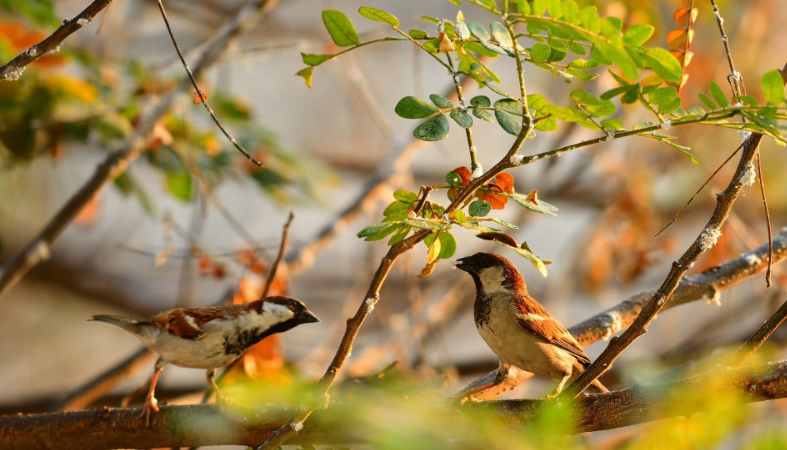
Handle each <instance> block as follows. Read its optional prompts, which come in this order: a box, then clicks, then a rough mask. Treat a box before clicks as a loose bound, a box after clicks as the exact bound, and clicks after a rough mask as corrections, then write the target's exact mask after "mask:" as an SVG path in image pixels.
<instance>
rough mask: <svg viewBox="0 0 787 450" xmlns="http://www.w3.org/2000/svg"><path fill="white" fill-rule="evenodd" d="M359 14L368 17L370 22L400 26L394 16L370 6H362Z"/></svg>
mask: <svg viewBox="0 0 787 450" xmlns="http://www.w3.org/2000/svg"><path fill="white" fill-rule="evenodd" d="M358 14H360V15H362V16H364V17H366V18H367V19H369V20H374V21H375V22H382V23H387V24H388V25H390V26H392V27H398V26H399V19H397V18H396V17H395V16H394V15H393V14H390V13H387V12H385V11H382V10H380V9H375V8H369V7H368V6H361V7H360V8H359V9H358Z"/></svg>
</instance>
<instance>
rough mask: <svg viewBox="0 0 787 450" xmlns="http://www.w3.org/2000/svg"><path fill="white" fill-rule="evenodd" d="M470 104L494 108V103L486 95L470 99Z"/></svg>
mask: <svg viewBox="0 0 787 450" xmlns="http://www.w3.org/2000/svg"><path fill="white" fill-rule="evenodd" d="M470 104H471V105H473V106H475V105H481V106H492V101H491V100H489V97H487V96H486V95H476V96H475V97H473V98H471V99H470Z"/></svg>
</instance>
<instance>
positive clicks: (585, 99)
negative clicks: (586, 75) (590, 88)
mask: <svg viewBox="0 0 787 450" xmlns="http://www.w3.org/2000/svg"><path fill="white" fill-rule="evenodd" d="M571 99H572V100H574V101H575V102H577V103H578V104H580V105H582V106H587V105H598V104H600V103H601V102H600V101H599V99H597V98H596V96H595V95H593V94H591V93H590V92H585V91H571Z"/></svg>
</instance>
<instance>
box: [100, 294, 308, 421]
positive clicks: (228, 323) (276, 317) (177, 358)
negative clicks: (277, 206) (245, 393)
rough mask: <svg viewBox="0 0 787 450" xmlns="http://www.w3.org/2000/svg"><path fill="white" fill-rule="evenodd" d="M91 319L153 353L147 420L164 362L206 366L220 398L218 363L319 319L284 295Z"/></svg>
mask: <svg viewBox="0 0 787 450" xmlns="http://www.w3.org/2000/svg"><path fill="white" fill-rule="evenodd" d="M90 320H93V321H96V322H104V323H108V324H110V325H115V326H117V327H120V328H122V329H123V330H125V331H127V332H128V333H131V334H133V335H134V336H135V337H136V338H137V339H139V340H140V341H141V342H142V343H143V344H144V345H145V347H147V348H148V349H150V351H152V352H154V353H156V354H157V355H158V360H157V361H156V365H155V370H154V372H153V377H152V378H151V382H150V390H149V391H148V395H147V398H146V400H145V406H144V408H143V416H144V417H145V421H146V423H148V424H149V423H150V415H151V413H153V412H158V410H159V408H158V402H157V401H156V398H155V397H154V391H155V389H156V381H158V377H159V374H160V373H161V370H162V369H163V368H164V366H165V365H167V364H173V365H175V366H179V367H190V368H197V369H207V371H208V373H207V378H208V383H210V385H211V386H212V387H213V389H214V390H215V391H216V394H217V396H218V397H219V398H221V399H223V398H224V396H223V395H221V393H220V392H219V389H218V386H216V382H215V380H214V377H215V376H216V368H217V367H222V366H226V365H228V364H230V363H231V362H232V361H234V360H235V359H237V358H238V357H240V356H241V355H242V354H243V352H245V351H246V349H248V348H249V347H251V346H252V345H254V344H256V343H257V342H259V341H261V340H262V339H264V338H266V337H268V336H270V335H272V334H275V333H281V332H284V331H287V330H289V329H292V328H294V327H296V326H298V325H300V324H303V323H313V322H319V321H320V319H318V318H317V316H315V315H314V314H312V313H311V311H309V310H308V309H306V305H304V304H303V303H301V302H300V301H299V300H296V299H294V298H291V297H283V296H271V297H267V298H265V299H262V300H257V301H254V302H250V303H242V304H238V305H229V306H214V307H212V308H179V309H172V310H170V311H165V312H163V313H161V314H158V315H156V316H154V317H153V318H151V319H150V320H143V321H138V320H133V319H127V318H125V317H120V316H103V315H102V316H93V318H92V319H90Z"/></svg>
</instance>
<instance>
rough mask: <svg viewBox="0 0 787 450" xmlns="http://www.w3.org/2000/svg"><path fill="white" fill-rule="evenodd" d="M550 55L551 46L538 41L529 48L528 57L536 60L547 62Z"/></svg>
mask: <svg viewBox="0 0 787 450" xmlns="http://www.w3.org/2000/svg"><path fill="white" fill-rule="evenodd" d="M550 55H552V47H550V46H548V45H547V44H543V43H541V42H539V43H538V44H536V45H534V46H533V48H531V49H530V57H531V58H533V61H536V62H547V61H549V57H550Z"/></svg>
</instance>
